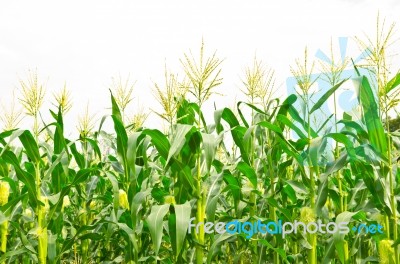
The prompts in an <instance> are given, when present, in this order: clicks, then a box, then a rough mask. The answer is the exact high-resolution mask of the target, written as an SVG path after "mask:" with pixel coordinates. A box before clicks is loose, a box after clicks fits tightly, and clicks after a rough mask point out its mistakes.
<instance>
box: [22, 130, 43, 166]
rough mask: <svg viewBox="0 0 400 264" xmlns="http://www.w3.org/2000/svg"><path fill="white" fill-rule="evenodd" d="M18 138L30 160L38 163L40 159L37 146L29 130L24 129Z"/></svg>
mask: <svg viewBox="0 0 400 264" xmlns="http://www.w3.org/2000/svg"><path fill="white" fill-rule="evenodd" d="M19 139H20V140H21V143H22V145H23V146H24V149H25V151H26V155H27V156H28V157H29V159H31V160H32V162H34V163H39V162H40V161H41V158H40V154H39V147H38V145H37V143H36V141H35V139H34V137H33V136H32V134H31V132H29V131H28V130H25V131H24V132H23V133H22V134H21V135H20V136H19Z"/></svg>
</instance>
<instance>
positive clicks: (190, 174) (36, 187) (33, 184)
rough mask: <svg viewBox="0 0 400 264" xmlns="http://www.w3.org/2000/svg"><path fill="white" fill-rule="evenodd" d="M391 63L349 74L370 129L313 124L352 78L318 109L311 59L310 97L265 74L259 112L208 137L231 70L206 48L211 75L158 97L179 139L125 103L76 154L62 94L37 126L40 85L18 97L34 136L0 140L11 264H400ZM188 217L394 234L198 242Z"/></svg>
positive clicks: (353, 123) (251, 85)
mask: <svg viewBox="0 0 400 264" xmlns="http://www.w3.org/2000/svg"><path fill="white" fill-rule="evenodd" d="M382 45H383V44H382ZM372 52H373V50H371V54H372ZM380 55H382V54H380ZM371 56H372V55H371ZM306 57H307V54H306ZM379 63H381V62H380V61H379V62H377V63H376V64H375V65H373V67H375V68H373V69H378V70H375V71H373V72H372V74H371V75H370V76H363V75H362V74H361V73H360V71H359V69H358V66H356V65H354V66H353V68H354V78H353V80H354V81H355V89H356V90H357V91H358V93H357V96H358V101H359V107H358V108H357V109H358V112H357V113H359V114H360V118H357V119H356V118H355V115H354V113H346V112H345V113H344V114H343V116H339V115H338V114H337V113H336V112H335V113H333V114H332V115H331V116H329V117H327V118H326V121H325V120H323V122H320V123H318V124H315V123H313V118H315V117H317V118H318V116H319V112H321V109H322V106H323V105H324V104H326V101H327V100H328V99H329V98H331V97H335V96H336V95H335V94H336V92H337V90H338V89H339V88H340V87H341V85H343V83H344V82H345V81H347V79H343V78H340V70H341V69H342V70H343V69H344V67H339V68H335V69H337V70H338V71H337V72H335V74H336V75H335V76H336V77H335V78H331V79H328V80H327V82H329V83H330V87H331V88H330V89H328V90H327V91H326V92H325V93H324V94H320V95H315V96H314V95H310V93H309V90H310V88H311V86H312V85H313V83H314V80H312V78H310V75H309V74H311V72H310V71H308V68H307V60H305V64H304V65H300V64H298V65H297V66H298V67H297V68H294V69H293V73H294V74H295V77H296V79H297V83H298V86H299V89H300V90H299V92H298V93H297V94H291V95H289V96H287V97H286V98H284V99H279V98H273V97H272V95H271V93H270V92H269V90H268V89H270V88H271V87H272V86H271V85H272V84H273V81H272V79H273V78H272V74H271V72H269V71H265V69H264V68H262V65H261V64H260V63H259V62H255V64H254V65H253V67H252V68H249V70H248V71H246V77H245V79H244V83H245V88H244V92H245V93H246V95H247V96H248V98H249V101H248V102H238V103H237V105H236V107H234V108H232V109H230V108H224V109H219V110H216V111H215V112H214V120H213V122H209V123H206V120H205V118H204V116H203V111H204V109H203V107H204V105H203V104H204V102H206V101H207V100H208V99H209V98H210V96H211V95H212V94H213V93H215V91H216V88H217V87H218V85H219V84H221V82H222V79H221V77H220V66H221V61H220V60H219V59H218V58H217V57H216V55H215V54H214V55H213V56H211V57H210V58H208V59H205V55H204V54H203V46H202V48H201V52H200V60H199V61H197V62H196V60H194V59H193V58H191V57H190V56H184V59H183V60H182V64H183V66H184V69H185V75H186V77H187V78H186V81H185V82H184V83H179V82H178V81H177V80H176V78H175V76H174V75H172V74H166V76H165V77H166V82H165V87H164V88H163V87H160V86H158V85H157V86H156V90H155V91H156V92H157V93H158V99H159V101H160V103H161V104H162V106H163V108H164V112H163V113H159V116H160V117H162V118H163V119H165V120H166V121H167V122H168V131H166V132H162V131H160V130H157V129H150V128H144V127H141V126H138V125H137V123H136V125H135V123H132V122H128V121H126V118H125V114H124V109H125V108H126V105H127V104H128V103H129V102H130V99H129V96H130V95H131V93H132V90H131V89H122V88H121V89H119V90H118V89H117V90H113V91H114V94H111V106H112V110H111V113H110V114H111V115H110V116H106V117H104V118H103V119H102V121H101V123H100V125H99V127H98V129H96V130H94V129H93V127H92V125H91V124H90V118H83V119H82V120H81V126H80V137H79V138H78V139H68V138H66V137H65V134H64V123H63V116H64V114H65V112H66V111H67V110H68V107H67V106H68V100H67V99H66V97H67V96H66V95H67V93H66V92H65V90H64V92H63V93H62V94H61V96H60V97H58V99H59V100H58V102H59V107H58V110H57V111H51V115H52V118H53V120H52V121H49V122H47V123H46V122H44V121H40V119H39V118H40V115H39V108H40V106H41V103H42V102H41V98H42V93H43V91H42V89H41V87H40V86H38V83H37V81H35V80H37V79H36V76H33V79H31V81H29V82H22V84H23V85H22V87H23V92H24V95H25V97H24V99H23V105H24V107H25V108H27V109H28V110H27V111H28V114H29V115H30V116H32V118H33V120H34V126H33V129H32V130H23V129H12V128H10V129H9V130H5V131H3V132H2V133H0V225H1V228H0V233H1V247H0V251H1V255H0V262H1V263H36V262H39V263H46V262H48V263H68V262H74V263H198V264H200V263H313V264H315V263H366V262H368V261H370V262H380V263H399V257H398V256H399V249H398V243H399V241H400V240H399V238H398V212H399V211H398V210H399V206H398V202H397V201H398V192H399V187H400V185H399V181H400V172H399V171H398V169H397V168H398V163H397V158H398V151H399V147H400V141H399V140H400V138H399V136H400V134H399V133H398V131H393V129H389V128H390V127H391V126H390V124H389V121H388V120H389V115H388V113H389V111H390V109H391V107H394V104H392V103H389V102H393V101H391V99H393V98H394V96H393V93H397V90H398V85H399V83H400V75H399V74H397V75H395V76H394V77H392V78H388V77H387V76H385V77H382V78H381V74H382V73H383V71H382V69H383V68H382V65H381V64H379ZM302 67H304V68H302ZM379 69H380V71H379ZM337 73H338V74H337ZM327 74H328V75H327V76H331V77H332V76H333V75H332V72H330V73H327ZM32 80H33V81H32ZM128 88H129V87H128ZM63 96H64V97H63ZM313 96H314V97H313ZM299 105H300V106H301V107H299ZM389 106H390V107H389ZM105 120H112V122H113V126H114V132H113V133H107V132H106V131H104V130H103V129H102V127H103V123H104V122H105ZM136 121H137V120H136ZM320 121H321V120H320ZM128 123H129V124H128ZM191 218H195V220H194V221H193V222H194V223H198V222H229V221H232V220H235V219H238V220H239V221H250V222H256V221H258V220H261V221H263V222H265V221H278V220H282V221H283V222H294V221H295V220H301V221H303V222H306V223H307V222H312V221H316V219H319V220H321V221H322V222H323V223H327V222H337V223H338V222H349V226H350V227H352V226H358V225H359V224H360V223H365V224H380V225H382V226H383V230H384V232H383V234H379V233H375V234H372V233H368V234H367V233H363V232H362V233H355V232H350V233H348V234H347V235H341V234H339V233H335V234H329V233H325V234H321V233H317V234H304V233H302V232H299V233H297V234H290V235H287V236H286V237H285V238H284V239H283V238H282V236H279V235H271V234H267V235H263V234H260V233H258V234H254V235H253V236H252V237H251V238H247V237H246V234H244V233H241V234H230V233H223V234H218V233H211V234H207V233H205V232H204V231H202V229H200V232H199V233H196V232H191V233H190V234H189V233H188V227H189V222H190V219H191Z"/></svg>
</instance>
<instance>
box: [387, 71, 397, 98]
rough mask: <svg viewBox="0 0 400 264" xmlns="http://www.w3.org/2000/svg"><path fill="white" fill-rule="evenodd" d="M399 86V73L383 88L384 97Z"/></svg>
mask: <svg viewBox="0 0 400 264" xmlns="http://www.w3.org/2000/svg"><path fill="white" fill-rule="evenodd" d="M399 84H400V73H397V74H396V75H395V76H394V77H393V78H392V79H391V80H390V81H389V82H388V83H387V84H386V86H385V95H387V94H388V93H390V92H391V91H392V90H393V89H395V88H396V87H397V86H399Z"/></svg>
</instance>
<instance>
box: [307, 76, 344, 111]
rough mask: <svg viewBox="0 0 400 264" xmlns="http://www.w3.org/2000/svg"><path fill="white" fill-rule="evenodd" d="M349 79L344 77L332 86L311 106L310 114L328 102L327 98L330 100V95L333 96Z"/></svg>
mask: <svg viewBox="0 0 400 264" xmlns="http://www.w3.org/2000/svg"><path fill="white" fill-rule="evenodd" d="M347 80H348V79H344V80H342V81H341V82H340V83H338V84H336V85H335V86H333V87H332V88H330V89H329V90H328V91H327V92H326V93H325V94H324V95H322V96H321V98H319V100H318V101H317V102H316V103H315V104H314V106H313V107H312V108H311V110H310V114H312V113H313V112H314V111H316V110H318V109H320V108H321V106H322V105H323V104H324V103H325V102H326V100H328V98H329V97H331V95H332V94H333V93H334V92H336V90H337V89H338V88H339V87H340V86H341V85H342V84H343V83H344V82H346V81H347Z"/></svg>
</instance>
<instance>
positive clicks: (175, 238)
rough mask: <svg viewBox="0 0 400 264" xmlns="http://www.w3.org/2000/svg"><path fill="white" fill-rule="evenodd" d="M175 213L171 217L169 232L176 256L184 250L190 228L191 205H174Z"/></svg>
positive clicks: (187, 203)
mask: <svg viewBox="0 0 400 264" xmlns="http://www.w3.org/2000/svg"><path fill="white" fill-rule="evenodd" d="M174 210H175V212H174V213H172V214H170V215H169V221H168V222H169V232H170V238H171V244H172V248H173V250H174V253H175V256H178V255H179V254H180V252H181V250H182V247H183V242H184V240H185V237H186V233H187V231H188V227H189V221H190V212H191V207H190V203H189V202H186V203H184V204H174Z"/></svg>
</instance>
